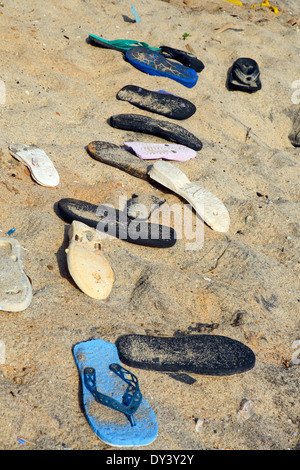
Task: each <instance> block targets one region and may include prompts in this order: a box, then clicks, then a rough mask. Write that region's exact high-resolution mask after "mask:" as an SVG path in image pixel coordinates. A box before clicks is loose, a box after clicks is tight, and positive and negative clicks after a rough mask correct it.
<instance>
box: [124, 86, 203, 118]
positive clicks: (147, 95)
mask: <svg viewBox="0 0 300 470" xmlns="http://www.w3.org/2000/svg"><path fill="white" fill-rule="evenodd" d="M117 98H118V99H119V100H122V101H128V103H130V104H132V105H134V106H136V107H137V108H140V109H144V110H146V111H150V112H152V113H156V114H161V115H162V116H166V117H168V118H171V119H177V120H183V119H187V118H189V117H191V116H192V115H193V114H194V113H195V111H196V106H195V105H194V104H193V103H191V102H190V101H188V100H186V99H184V98H181V97H180V96H175V95H171V94H170V93H164V92H159V91H151V90H146V89H145V88H141V87H138V86H134V85H127V86H124V87H123V88H122V89H121V90H120V91H119V92H118V93H117Z"/></svg>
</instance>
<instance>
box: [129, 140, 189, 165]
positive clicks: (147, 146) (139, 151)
mask: <svg viewBox="0 0 300 470" xmlns="http://www.w3.org/2000/svg"><path fill="white" fill-rule="evenodd" d="M124 145H125V147H127V148H130V149H132V150H133V151H134V153H135V154H136V155H137V156H138V157H139V158H141V159H142V160H160V159H163V160H175V161H177V162H186V161H187V160H190V159H191V158H195V157H196V155H197V152H196V151H195V150H193V149H191V148H189V147H185V146H184V145H179V144H156V143H149V142H124Z"/></svg>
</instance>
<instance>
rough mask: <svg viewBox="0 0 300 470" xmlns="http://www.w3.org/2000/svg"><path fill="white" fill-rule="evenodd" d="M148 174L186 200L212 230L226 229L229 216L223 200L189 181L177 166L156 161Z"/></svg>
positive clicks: (225, 230)
mask: <svg viewBox="0 0 300 470" xmlns="http://www.w3.org/2000/svg"><path fill="white" fill-rule="evenodd" d="M149 176H150V178H152V179H153V180H154V181H156V182H157V183H160V184H161V185H163V186H165V187H166V188H168V189H171V191H173V192H175V193H177V194H178V195H179V196H181V197H182V198H184V199H185V200H186V201H188V202H189V203H190V204H191V206H192V207H193V208H194V209H195V211H196V212H197V213H198V215H199V216H200V217H201V218H202V220H203V221H204V222H205V223H207V225H209V226H210V227H211V228H212V229H213V230H215V231H217V232H227V231H228V229H229V225H230V216H229V213H228V210H227V209H226V207H225V206H224V204H223V202H222V201H220V199H218V198H217V197H216V196H215V195H214V194H212V193H211V192H209V191H207V190H206V189H204V188H201V187H200V186H198V185H197V184H195V183H192V182H190V180H189V179H188V177H187V176H186V175H185V173H183V172H182V171H181V170H179V168H177V167H175V166H174V165H172V164H171V163H169V162H163V161H158V162H155V163H154V164H153V166H152V167H151V168H150V170H149Z"/></svg>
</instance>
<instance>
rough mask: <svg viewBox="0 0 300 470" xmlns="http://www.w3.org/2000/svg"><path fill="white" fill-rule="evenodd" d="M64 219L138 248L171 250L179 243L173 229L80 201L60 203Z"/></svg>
mask: <svg viewBox="0 0 300 470" xmlns="http://www.w3.org/2000/svg"><path fill="white" fill-rule="evenodd" d="M58 208H59V210H60V212H61V215H62V218H63V219H64V220H65V221H67V222H69V223H72V222H73V220H78V221H79V222H82V223H84V224H86V225H88V226H90V227H93V228H95V229H97V230H99V231H100V232H103V233H105V234H107V235H109V236H111V237H116V238H119V239H121V240H125V241H127V242H129V243H134V244H136V245H143V246H149V247H152V248H170V247H172V246H173V245H174V244H175V243H176V238H177V234H176V232H175V230H174V229H173V228H172V227H167V226H165V225H159V224H154V223H150V222H141V221H135V220H132V219H130V218H129V217H128V216H127V213H126V211H125V212H122V211H119V210H117V209H115V208H113V207H110V206H105V205H101V206H96V205H95V204H90V203H88V202H85V201H80V200H78V199H71V198H65V199H61V200H60V201H59V202H58Z"/></svg>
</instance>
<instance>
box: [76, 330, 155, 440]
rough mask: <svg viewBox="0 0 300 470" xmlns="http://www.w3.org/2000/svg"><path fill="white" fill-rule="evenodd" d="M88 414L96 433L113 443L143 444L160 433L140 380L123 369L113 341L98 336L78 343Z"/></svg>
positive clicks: (77, 357) (85, 408) (84, 398)
mask: <svg viewBox="0 0 300 470" xmlns="http://www.w3.org/2000/svg"><path fill="white" fill-rule="evenodd" d="M73 355H74V359H75V363H76V365H77V367H78V371H79V374H80V379H81V387H82V399H83V406H84V410H85V415H86V418H87V420H88V423H89V424H90V426H91V428H92V430H93V431H94V433H95V434H96V435H97V436H98V437H99V438H100V439H101V440H102V441H103V442H105V443H106V444H109V445H111V446H117V447H119V446H120V447H123V446H126V447H127V446H144V445H148V444H150V443H151V442H153V441H154V440H155V439H156V437H157V433H158V424H157V419H156V416H155V414H154V412H153V410H152V408H151V407H150V406H149V404H148V402H147V401H146V400H145V398H144V397H143V396H142V393H141V391H140V388H139V383H138V379H137V377H136V376H135V375H133V374H132V373H130V372H129V371H128V370H127V369H124V368H123V367H122V366H121V364H120V361H119V357H118V351H117V348H116V346H115V345H114V344H111V343H108V342H106V341H103V340H101V339H95V340H91V341H86V342H83V343H79V344H76V346H75V347H74V348H73Z"/></svg>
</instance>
